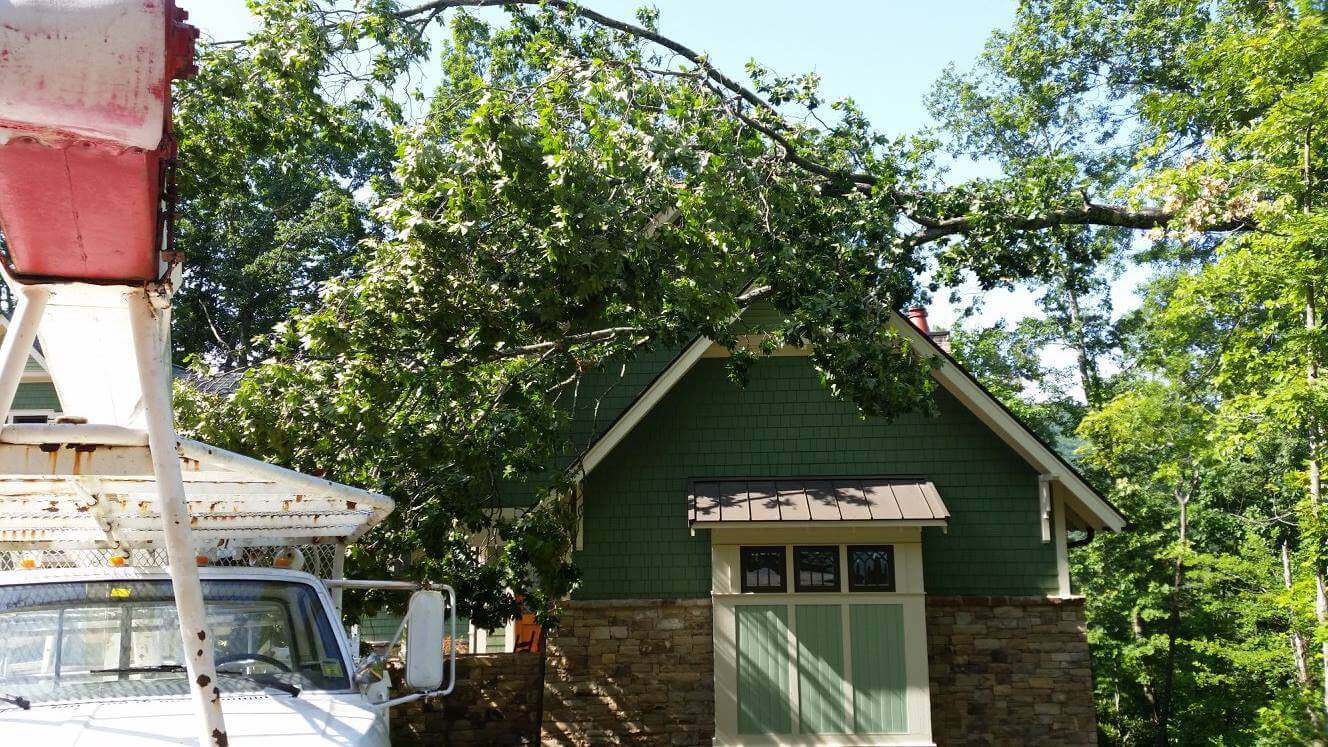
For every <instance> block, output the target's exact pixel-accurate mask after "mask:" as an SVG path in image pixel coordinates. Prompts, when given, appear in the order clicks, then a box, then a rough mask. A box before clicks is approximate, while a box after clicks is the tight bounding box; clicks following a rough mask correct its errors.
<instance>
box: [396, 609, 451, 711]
mask: <svg viewBox="0 0 1328 747" xmlns="http://www.w3.org/2000/svg"><path fill="white" fill-rule="evenodd" d="M406 615H407V617H406V684H407V685H408V686H410V687H411V688H412V689H414V690H437V689H438V688H439V687H440V686H441V685H442V684H443V658H444V657H443V623H444V621H445V619H446V617H447V610H446V606H445V604H444V600H443V593H442V592H440V591H417V592H415V593H414V594H411V595H410V606H409V607H408V608H407V612H406Z"/></svg>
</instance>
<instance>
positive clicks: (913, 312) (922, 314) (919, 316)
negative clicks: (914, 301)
mask: <svg viewBox="0 0 1328 747" xmlns="http://www.w3.org/2000/svg"><path fill="white" fill-rule="evenodd" d="M905 313H906V314H907V315H908V320H909V321H910V322H912V323H913V326H914V327H917V328H918V329H919V330H922V332H923V334H931V327H929V326H927V308H926V307H925V306H913V307H911V308H910V309H909V310H908V311H907V312H905Z"/></svg>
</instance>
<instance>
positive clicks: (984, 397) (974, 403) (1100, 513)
mask: <svg viewBox="0 0 1328 747" xmlns="http://www.w3.org/2000/svg"><path fill="white" fill-rule="evenodd" d="M890 326H891V328H892V329H893V330H894V331H895V332H898V333H899V334H900V335H902V336H903V337H904V338H905V339H906V340H907V341H908V343H909V345H910V346H911V347H913V349H914V350H917V351H918V352H919V353H920V354H923V355H926V354H927V353H928V352H930V353H931V354H933V355H934V356H935V357H936V358H938V359H939V361H940V365H938V366H937V367H935V368H933V369H932V371H931V375H932V378H933V379H935V380H936V382H937V383H938V384H940V385H941V386H943V387H944V388H945V390H946V391H947V392H949V393H950V394H951V395H953V396H954V397H955V398H956V399H958V400H959V402H960V403H961V404H963V405H964V406H965V407H967V408H968V410H969V411H970V412H972V413H973V414H974V415H976V416H977V417H978V419H979V420H981V421H982V422H983V423H984V424H986V426H987V427H988V428H990V429H991V430H992V432H993V433H995V434H996V435H997V436H998V437H999V438H1000V439H1001V440H1002V441H1004V442H1005V444H1006V445H1008V446H1009V447H1010V448H1011V449H1013V450H1014V451H1015V453H1017V454H1018V455H1019V456H1020V457H1022V458H1023V459H1024V461H1026V462H1028V463H1029V464H1030V465H1031V466H1032V467H1033V468H1034V469H1036V470H1037V471H1038V473H1039V474H1040V475H1044V476H1046V477H1047V478H1049V480H1050V481H1051V482H1053V483H1055V484H1056V485H1058V486H1059V487H1060V488H1061V491H1062V492H1063V495H1064V500H1065V502H1066V508H1067V509H1068V510H1069V511H1072V512H1074V513H1075V514H1076V515H1077V516H1078V517H1079V518H1081V519H1082V520H1083V522H1084V523H1085V524H1086V525H1088V526H1090V527H1092V528H1094V529H1110V530H1112V531H1114V532H1119V531H1121V530H1122V529H1124V528H1125V526H1126V524H1127V523H1128V522H1127V520H1126V518H1125V516H1123V515H1122V514H1121V513H1120V512H1119V511H1117V510H1116V509H1115V508H1114V507H1113V506H1112V505H1111V504H1109V503H1107V501H1106V500H1105V499H1104V498H1103V497H1102V496H1101V495H1099V494H1098V493H1097V491H1095V490H1094V489H1093V488H1092V487H1091V486H1089V485H1088V483H1087V482H1085V481H1084V479H1083V478H1082V477H1080V475H1079V473H1078V472H1076V471H1075V470H1074V468H1073V467H1071V466H1070V464H1069V463H1068V462H1066V461H1065V460H1064V459H1062V458H1061V456H1060V455H1059V454H1057V453H1056V452H1055V451H1053V450H1052V449H1051V448H1050V447H1048V446H1047V445H1046V444H1044V443H1043V442H1042V441H1041V439H1039V438H1038V437H1037V436H1036V435H1034V434H1033V432H1032V431H1031V430H1029V428H1028V426H1026V425H1024V424H1023V423H1021V422H1019V420H1018V419H1017V418H1015V416H1014V415H1013V414H1011V413H1010V411H1009V410H1007V409H1005V407H1004V406H1002V405H1001V403H1000V402H998V401H996V399H995V398H994V397H992V396H991V394H989V393H988V392H987V391H986V390H985V389H983V388H982V386H981V385H980V384H978V382H977V381H976V380H975V379H974V378H973V377H972V376H970V375H969V374H968V372H966V371H964V370H963V369H962V368H961V367H960V366H959V365H958V364H957V363H955V362H954V360H953V359H952V358H951V357H950V356H949V355H948V354H947V353H945V351H943V350H942V349H941V348H940V347H939V346H938V345H937V344H936V342H935V341H934V340H932V339H931V338H930V337H929V336H927V335H926V334H925V333H923V332H922V331H921V330H919V329H918V328H917V327H914V326H913V324H912V323H911V322H909V321H908V320H906V319H905V318H904V317H903V316H901V315H900V314H899V313H897V312H891V314H890ZM712 344H713V343H712V341H711V340H708V339H706V338H704V337H698V338H696V339H695V340H693V341H692V342H691V343H689V344H688V345H687V347H686V348H684V349H683V352H682V353H680V354H679V355H678V357H677V358H675V359H674V360H673V362H672V363H670V364H669V366H668V368H666V369H664V371H663V372H662V373H660V375H659V376H656V377H655V380H654V381H652V382H650V385H649V386H647V387H646V388H645V390H644V391H643V392H641V395H640V396H638V397H637V398H636V400H635V401H633V402H632V404H631V406H630V407H628V408H627V410H626V411H624V412H623V414H622V415H621V416H619V418H618V419H617V420H616V421H614V423H613V425H611V426H609V429H608V430H607V431H605V432H604V434H603V435H602V436H600V437H599V438H598V439H596V440H595V442H594V443H592V444H591V445H590V446H589V447H588V448H587V449H586V451H585V452H584V454H583V455H582V458H581V460H580V462H579V465H580V473H581V474H580V478H581V479H585V477H586V476H587V475H589V474H590V472H591V471H592V470H594V469H595V467H597V466H599V463H600V462H602V461H604V458H605V457H607V456H608V455H609V454H610V453H611V452H612V451H613V449H614V448H616V447H617V446H618V444H619V443H620V442H621V441H622V440H623V439H624V438H626V437H627V434H628V433H631V432H632V429H634V428H635V427H636V426H637V424H638V423H640V422H641V420H642V418H644V417H645V416H646V415H647V414H649V412H650V411H651V410H653V409H654V408H655V405H657V404H659V402H660V401H661V400H663V399H664V395H666V394H668V393H669V392H670V391H671V390H672V389H673V387H674V386H676V385H677V384H678V382H679V381H682V378H683V377H684V376H686V375H687V372H689V371H691V370H692V367H693V366H695V365H696V363H697V361H699V360H701V359H702V358H704V357H706V353H707V351H710V348H711V345H712ZM711 354H712V355H713V353H711Z"/></svg>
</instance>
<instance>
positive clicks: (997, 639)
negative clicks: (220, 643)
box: [392, 596, 1097, 747]
mask: <svg viewBox="0 0 1328 747" xmlns="http://www.w3.org/2000/svg"><path fill="white" fill-rule="evenodd" d="M712 630H713V626H712V618H711V605H710V600H709V599H682V600H614V601H587V602H573V603H572V604H570V605H569V606H568V609H567V610H566V611H565V613H564V614H563V616H562V625H561V627H560V628H559V630H558V631H557V632H556V633H555V634H554V635H552V636H550V639H549V652H548V661H547V664H546V674H545V679H544V694H543V698H544V722H543V724H542V730H541V740H542V741H543V743H544V744H547V745H576V746H578V747H580V746H582V745H601V744H651V745H669V744H672V745H709V744H710V743H711V740H712V737H713V736H714V708H715V696H714V657H713V651H712V646H713V643H712V641H713V638H712V635H713V634H712ZM927 638H928V641H927V644H928V661H929V668H930V673H931V710H932V733H933V735H934V738H935V741H936V743H937V744H938V745H945V746H946V747H949V746H950V745H1006V744H1019V745H1070V746H1073V745H1094V744H1096V743H1097V735H1096V728H1097V727H1096V720H1095V717H1094V713H1093V678H1092V671H1091V669H1090V666H1089V654H1088V642H1087V637H1086V630H1085V627H1084V606H1083V600H1078V599H1052V598H1046V597H992V596H928V597H927ZM539 697H540V656H539V655H538V654H486V655H466V656H462V657H461V658H459V659H458V685H457V690H456V692H455V693H454V694H452V695H450V696H448V697H447V698H444V699H440V700H437V701H433V702H430V703H427V704H421V703H414V704H410V705H408V706H405V707H402V708H396V709H393V713H392V741H393V744H394V745H398V746H399V747H400V746H401V745H406V746H409V745H420V746H421V747H423V746H424V745H520V744H531V743H533V741H534V740H533V735H534V733H535V721H536V719H537V713H538V709H539Z"/></svg>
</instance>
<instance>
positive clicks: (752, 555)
mask: <svg viewBox="0 0 1328 747" xmlns="http://www.w3.org/2000/svg"><path fill="white" fill-rule="evenodd" d="M786 588H787V585H786V584H785V582H784V548H783V547H744V548H742V590H743V591H744V592H747V591H754V592H776V593H778V592H783V591H784V590H785V589H786Z"/></svg>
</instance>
